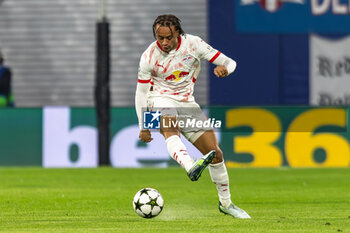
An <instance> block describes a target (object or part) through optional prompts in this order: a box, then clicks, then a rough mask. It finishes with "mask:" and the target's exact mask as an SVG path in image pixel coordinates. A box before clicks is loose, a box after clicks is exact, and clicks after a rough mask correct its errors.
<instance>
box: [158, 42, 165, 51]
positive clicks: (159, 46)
mask: <svg viewBox="0 0 350 233" xmlns="http://www.w3.org/2000/svg"><path fill="white" fill-rule="evenodd" d="M157 45H158V48H160V50H162V51H163V52H165V51H164V50H163V48H162V46H161V45H160V44H159V42H158V40H157ZM165 53H166V52H165Z"/></svg>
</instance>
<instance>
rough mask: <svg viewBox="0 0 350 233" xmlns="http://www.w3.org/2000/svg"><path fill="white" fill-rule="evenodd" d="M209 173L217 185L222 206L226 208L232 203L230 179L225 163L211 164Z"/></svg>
mask: <svg viewBox="0 0 350 233" xmlns="http://www.w3.org/2000/svg"><path fill="white" fill-rule="evenodd" d="M209 173H210V176H211V180H212V181H213V182H214V184H215V185H216V189H217V190H218V196H219V200H220V202H221V204H222V205H223V206H225V207H227V206H229V205H230V204H231V203H232V202H231V194H230V185H229V178H228V174H227V170H226V166H225V163H224V161H222V162H221V163H216V164H210V165H209Z"/></svg>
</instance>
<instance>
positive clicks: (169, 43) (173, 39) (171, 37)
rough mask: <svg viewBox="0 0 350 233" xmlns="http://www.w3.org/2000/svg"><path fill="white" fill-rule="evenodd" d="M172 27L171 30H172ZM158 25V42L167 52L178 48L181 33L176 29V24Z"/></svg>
mask: <svg viewBox="0 0 350 233" xmlns="http://www.w3.org/2000/svg"><path fill="white" fill-rule="evenodd" d="M170 28H171V30H170ZM170 28H169V27H166V26H159V25H157V26H156V28H155V29H156V36H157V41H158V43H159V44H160V45H161V46H162V49H163V50H164V51H165V52H170V51H171V50H173V49H175V48H177V45H178V36H179V33H178V32H177V31H176V30H175V26H173V25H172V26H170Z"/></svg>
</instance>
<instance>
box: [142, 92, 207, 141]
mask: <svg viewBox="0 0 350 233" xmlns="http://www.w3.org/2000/svg"><path fill="white" fill-rule="evenodd" d="M147 105H148V109H149V110H150V111H157V110H159V111H160V112H161V114H162V116H165V115H167V116H176V117H177V119H178V120H180V121H182V122H184V123H185V124H183V125H180V124H179V125H178V126H179V129H180V131H181V133H182V135H184V137H185V138H186V139H187V140H188V141H190V142H191V143H194V142H195V141H196V140H197V139H198V138H199V137H200V136H201V135H202V134H203V133H204V132H205V131H207V130H213V128H210V127H206V128H204V127H196V125H194V123H195V122H197V121H202V122H203V121H205V120H207V119H208V118H207V116H206V115H205V114H204V113H203V111H202V109H201V108H200V106H199V105H198V104H197V103H196V102H195V101H191V102H181V101H177V100H175V99H171V98H167V97H149V98H148V100H147ZM193 126H194V127H193Z"/></svg>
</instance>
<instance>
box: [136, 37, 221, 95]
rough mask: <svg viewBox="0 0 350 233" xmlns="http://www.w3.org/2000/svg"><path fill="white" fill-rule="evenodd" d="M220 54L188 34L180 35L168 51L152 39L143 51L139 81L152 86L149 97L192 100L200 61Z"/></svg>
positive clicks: (214, 57) (212, 58)
mask: <svg viewBox="0 0 350 233" xmlns="http://www.w3.org/2000/svg"><path fill="white" fill-rule="evenodd" d="M219 55H220V52H219V51H218V50H216V49H214V48H212V47H211V46H210V45H208V44H207V43H206V42H205V41H203V40H202V39H201V38H199V37H197V36H193V35H189V34H185V35H184V36H180V37H179V44H178V47H177V48H176V49H173V50H172V51H170V52H169V53H167V52H164V51H163V50H162V48H161V46H160V44H159V43H158V42H157V41H155V42H153V43H152V44H151V45H150V46H149V47H148V48H147V49H146V51H145V52H144V53H143V54H142V57H141V60H140V65H139V71H138V82H139V83H148V82H150V83H151V84H152V85H153V90H152V91H150V92H149V93H148V94H149V96H150V97H161V96H164V97H169V98H172V99H175V100H178V101H183V102H187V101H194V97H193V96H192V94H193V87H194V84H195V82H196V80H197V78H198V74H199V72H200V60H201V59H206V60H208V61H209V62H214V60H215V59H216V58H217V57H218V56H219Z"/></svg>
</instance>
